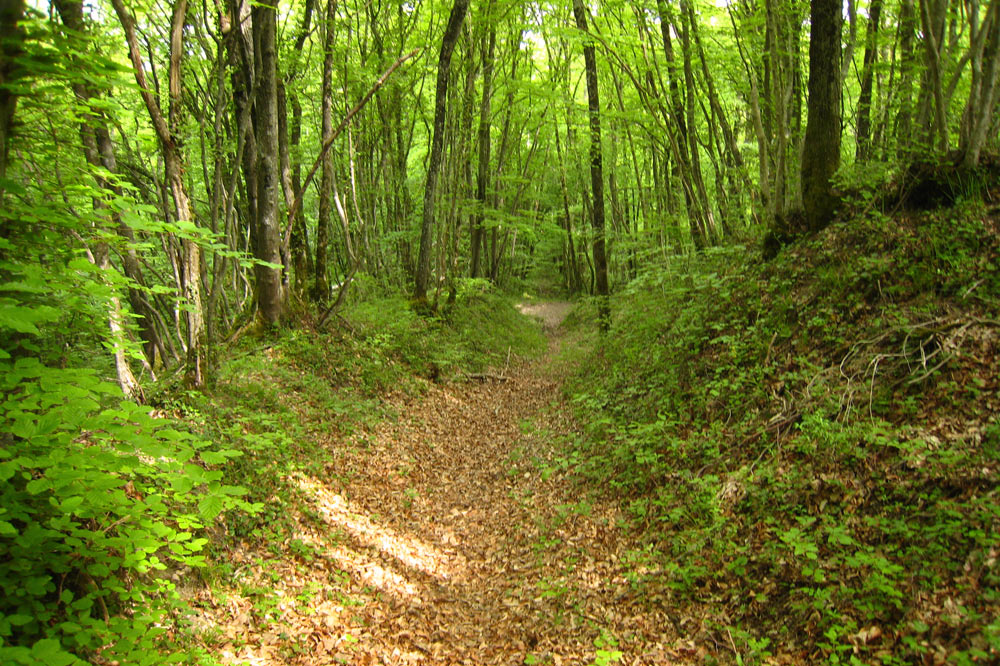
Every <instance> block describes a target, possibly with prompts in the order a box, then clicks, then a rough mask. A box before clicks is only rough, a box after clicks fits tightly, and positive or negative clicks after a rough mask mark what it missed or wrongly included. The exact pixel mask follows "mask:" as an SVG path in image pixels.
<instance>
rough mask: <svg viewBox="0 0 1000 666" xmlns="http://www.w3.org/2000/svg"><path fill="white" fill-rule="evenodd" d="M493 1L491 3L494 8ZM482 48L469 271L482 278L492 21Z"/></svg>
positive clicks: (493, 44)
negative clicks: (477, 155) (477, 145)
mask: <svg viewBox="0 0 1000 666" xmlns="http://www.w3.org/2000/svg"><path fill="white" fill-rule="evenodd" d="M492 7H493V3H492V2H491V3H490V9H492ZM486 39H487V44H486V48H485V49H483V98H482V102H481V104H480V105H479V164H478V166H477V169H476V201H477V203H478V209H477V210H476V214H475V216H474V218H473V221H472V266H471V268H470V270H469V273H470V275H471V276H472V277H474V278H476V277H479V271H480V262H481V259H480V257H481V255H482V245H483V217H484V213H485V210H486V188H487V185H488V181H489V168H490V116H491V113H492V111H491V109H492V106H491V104H490V100H491V97H492V96H493V60H494V54H495V52H496V44H497V31H496V27H494V26H493V25H492V24H491V25H490V28H489V35H488V36H487V38H486Z"/></svg>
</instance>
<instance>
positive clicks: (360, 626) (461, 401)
mask: <svg viewBox="0 0 1000 666" xmlns="http://www.w3.org/2000/svg"><path fill="white" fill-rule="evenodd" d="M568 309H569V304H563V303H548V304H541V305H531V306H523V307H522V311H523V312H525V313H527V314H532V315H535V316H537V317H539V318H540V319H541V320H542V321H543V324H544V326H545V328H546V332H547V333H548V335H549V340H550V344H549V349H548V352H547V353H546V354H545V355H544V356H543V357H541V358H540V359H538V360H535V361H531V362H526V363H522V364H513V363H512V364H511V365H510V366H509V367H507V368H496V369H494V370H493V371H491V372H490V373H486V374H484V375H482V376H479V377H471V378H468V380H467V381H462V382H451V383H448V384H444V385H439V384H432V385H430V386H429V387H428V389H427V391H425V392H424V393H423V394H422V395H420V396H417V397H410V398H405V397H402V396H401V397H399V398H398V399H396V400H395V401H394V408H395V411H396V412H397V414H398V418H397V419H396V420H395V421H386V422H383V423H381V424H380V425H378V426H376V427H375V428H373V429H372V430H370V431H368V432H364V433H359V434H357V435H355V436H353V438H352V441H351V442H350V443H345V442H343V441H342V442H340V443H337V442H334V441H331V442H330V443H329V445H330V446H333V447H336V451H335V456H334V462H333V463H331V464H330V465H329V466H328V467H327V469H326V470H325V473H324V474H323V475H322V476H316V477H306V476H303V477H301V478H299V479H297V480H296V482H297V484H298V486H299V487H300V488H301V489H302V492H303V498H304V500H305V506H309V507H311V511H305V512H304V515H302V516H299V517H298V520H297V522H298V525H299V526H300V534H299V535H298V540H295V541H292V542H291V543H289V544H284V546H283V547H282V549H281V550H280V552H275V549H274V548H273V546H272V548H271V549H270V550H269V549H268V547H267V545H266V544H258V545H249V544H247V545H245V546H244V547H242V548H240V549H238V550H236V551H233V552H231V553H230V557H231V559H232V560H233V562H234V574H233V581H231V582H227V583H225V584H226V585H231V588H230V589H231V591H230V592H229V593H225V594H223V593H220V592H215V593H210V592H209V591H208V590H207V589H205V590H203V592H202V593H201V595H202V600H203V604H202V605H203V610H202V615H201V616H200V617H199V618H197V625H198V626H201V627H202V631H203V632H204V633H205V635H206V637H208V636H209V635H211V638H210V639H209V640H206V645H211V647H209V648H208V649H209V650H210V651H211V652H212V653H213V654H215V656H217V657H219V658H221V659H222V660H223V661H224V662H226V663H249V664H255V665H256V664H310V665H312V664H385V665H388V664H524V663H528V664H534V663H539V664H542V663H544V664H594V663H596V664H609V663H621V664H672V663H683V662H686V661H689V660H693V658H695V657H696V656H699V650H698V649H697V648H696V647H695V646H694V645H693V644H692V643H690V642H688V641H687V640H685V639H683V638H678V635H677V628H678V627H679V628H680V629H681V631H682V632H683V633H688V632H687V631H686V630H687V629H688V627H687V626H686V623H685V622H684V621H683V620H682V619H681V618H678V617H668V612H669V611H668V609H667V608H666V605H665V604H664V603H663V602H662V601H658V600H657V599H656V598H655V597H653V598H650V597H649V596H648V595H642V594H636V593H635V592H634V591H633V590H632V588H631V586H630V584H629V582H628V580H627V579H626V574H627V573H628V572H630V571H631V572H635V571H641V567H637V564H636V561H635V557H634V554H635V551H634V549H635V548H636V546H635V544H634V543H631V542H630V540H629V537H628V536H627V535H626V533H625V532H623V531H622V530H621V529H619V527H617V525H618V523H619V518H620V516H619V515H618V513H617V511H616V509H615V508H614V507H613V506H612V505H611V504H610V503H607V504H605V503H602V502H601V501H600V500H596V499H594V498H592V497H590V493H588V492H586V491H585V490H582V489H581V488H579V487H577V486H574V484H573V483H572V481H571V480H569V479H568V478H567V476H566V475H565V474H564V473H563V471H562V469H563V467H564V465H561V464H560V459H559V455H560V454H559V447H558V442H559V441H560V440H561V439H563V438H565V437H567V436H570V435H571V434H572V433H573V431H574V428H575V424H574V423H573V421H572V418H571V416H570V413H571V410H570V409H569V407H568V405H566V404H565V402H564V399H563V397H562V396H563V394H562V391H561V388H560V382H561V379H562V375H564V374H565V371H566V365H565V363H563V362H562V361H560V357H559V350H560V345H561V344H562V343H563V340H562V336H561V334H560V332H559V323H560V322H561V321H562V319H563V317H565V315H566V312H567V311H568ZM309 514H311V515H309ZM690 633H691V634H694V633H695V632H694V631H691V632H690ZM615 651H620V652H621V654H620V655H618V654H615ZM615 657H619V659H617V660H616V659H615Z"/></svg>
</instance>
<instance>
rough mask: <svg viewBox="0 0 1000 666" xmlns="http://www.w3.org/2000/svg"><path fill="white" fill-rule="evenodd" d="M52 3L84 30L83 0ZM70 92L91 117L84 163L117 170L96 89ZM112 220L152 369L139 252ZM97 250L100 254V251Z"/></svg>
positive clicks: (84, 132)
mask: <svg viewBox="0 0 1000 666" xmlns="http://www.w3.org/2000/svg"><path fill="white" fill-rule="evenodd" d="M54 4H55V6H56V10H57V11H58V12H59V16H60V18H61V19H62V21H63V24H64V25H65V26H66V27H67V28H69V29H70V30H72V31H74V32H76V33H78V34H80V35H83V34H85V33H86V30H87V26H86V24H85V22H84V16H83V2H82V1H81V0H56V2H55V3H54ZM73 94H74V95H75V96H76V98H77V99H78V100H79V101H80V102H81V103H82V104H84V105H85V106H86V107H87V109H88V112H89V114H90V115H89V117H90V118H92V119H93V120H92V121H87V120H85V119H84V120H81V121H80V138H81V140H82V142H83V147H84V151H83V152H84V157H85V159H86V160H87V163H88V164H90V165H91V166H94V167H101V168H103V169H106V170H107V171H108V173H112V174H115V173H117V172H118V163H117V160H116V159H115V150H114V144H113V142H112V140H111V134H110V132H109V131H108V123H107V117H106V116H105V114H104V111H103V110H102V109H101V108H100V105H99V104H95V103H94V101H95V100H97V99H98V98H99V97H100V93H99V92H98V91H97V90H94V89H93V88H92V87H91V86H90V85H88V84H86V83H83V82H82V81H79V82H74V83H73ZM95 180H96V182H97V186H98V187H100V188H101V189H103V190H106V191H107V192H109V193H111V194H112V195H113V196H116V197H120V196H122V190H121V188H120V187H118V186H117V185H115V184H114V183H113V182H111V181H109V180H108V179H106V178H104V177H103V176H100V175H96V176H95ZM113 222H114V225H115V230H116V231H117V233H118V235H119V236H120V237H121V238H122V239H123V240H124V241H125V247H124V248H123V250H122V252H121V259H122V270H123V272H124V273H125V276H126V277H127V278H129V279H130V280H132V281H133V282H135V284H136V285H137V286H136V287H129V289H128V300H129V304H130V305H131V307H132V312H133V313H134V314H136V315H138V317H139V321H138V328H139V337H140V339H141V340H142V342H143V350H144V352H145V357H146V364H147V366H148V368H149V370H150V371H151V372H152V370H153V367H154V366H155V364H156V355H157V354H160V357H161V359H162V360H165V353H164V349H163V342H162V340H160V336H159V334H158V332H157V330H156V326H155V325H154V323H153V320H154V318H155V317H156V314H155V312H154V311H153V307H152V306H151V305H150V303H149V301H148V299H147V298H146V297H145V295H144V294H143V291H142V290H143V289H144V288H145V285H146V281H145V277H144V275H143V270H142V265H141V264H140V262H139V256H138V254H137V253H136V250H135V234H133V232H132V229H131V228H130V227H128V226H127V225H126V224H125V223H124V222H123V221H122V219H121V217H120V216H119V215H114V219H113ZM97 254H98V255H100V253H97Z"/></svg>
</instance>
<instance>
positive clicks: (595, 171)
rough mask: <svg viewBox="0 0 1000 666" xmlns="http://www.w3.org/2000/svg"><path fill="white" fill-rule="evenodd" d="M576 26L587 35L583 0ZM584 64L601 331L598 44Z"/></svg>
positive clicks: (604, 295) (589, 44)
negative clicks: (596, 51) (596, 50)
mask: <svg viewBox="0 0 1000 666" xmlns="http://www.w3.org/2000/svg"><path fill="white" fill-rule="evenodd" d="M573 15H574V17H575V18H576V27H577V28H579V29H580V31H581V32H583V33H585V34H586V33H587V9H586V8H585V7H584V6H583V0H573ZM583 61H584V67H585V69H586V72H587V110H588V114H589V117H590V188H591V192H592V193H593V202H592V203H593V217H592V218H591V221H592V226H593V227H594V245H593V252H594V283H595V291H596V294H597V298H598V305H597V307H598V316H599V318H600V321H601V328H602V329H603V330H605V331H606V330H608V328H609V327H610V326H611V303H610V301H609V300H608V262H607V257H606V256H605V249H604V168H603V163H602V162H603V160H602V156H601V103H600V97H599V92H598V87H597V56H596V53H595V49H594V43H593V41H591V40H590V39H588V40H587V41H585V42H584V46H583Z"/></svg>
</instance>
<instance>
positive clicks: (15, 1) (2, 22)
mask: <svg viewBox="0 0 1000 666" xmlns="http://www.w3.org/2000/svg"><path fill="white" fill-rule="evenodd" d="M23 15H24V0H0V36H2V41H0V181H3V179H4V178H5V177H6V174H7V150H8V148H9V142H10V128H11V126H12V125H13V123H14V112H15V110H16V109H17V94H16V93H15V92H13V91H12V89H11V88H12V87H13V86H12V84H13V83H14V82H15V81H16V80H17V79H18V78H20V77H21V76H22V74H23V72H22V70H21V68H20V67H18V65H17V57H18V56H19V55H20V54H21V41H22V40H23V39H24V34H23V33H24V31H23V30H21V28H20V27H18V25H17V24H18V22H19V21H20V20H21V17H22V16H23ZM2 194H3V184H2V183H0V195H2Z"/></svg>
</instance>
